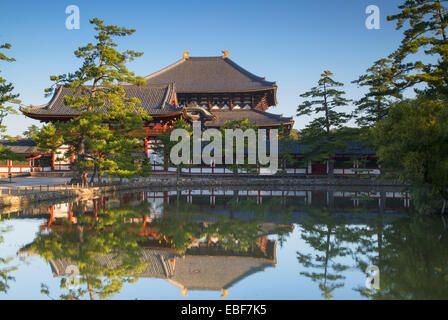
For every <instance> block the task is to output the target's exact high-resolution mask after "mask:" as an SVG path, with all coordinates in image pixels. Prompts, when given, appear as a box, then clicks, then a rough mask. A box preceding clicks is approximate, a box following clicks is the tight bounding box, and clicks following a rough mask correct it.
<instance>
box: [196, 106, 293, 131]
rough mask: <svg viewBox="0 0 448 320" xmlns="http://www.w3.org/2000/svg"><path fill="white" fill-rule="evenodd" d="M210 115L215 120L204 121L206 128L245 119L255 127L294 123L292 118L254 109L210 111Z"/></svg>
mask: <svg viewBox="0 0 448 320" xmlns="http://www.w3.org/2000/svg"><path fill="white" fill-rule="evenodd" d="M211 113H212V114H213V115H214V116H215V117H216V119H215V120H209V121H206V122H205V123H204V125H205V126H206V127H221V126H223V125H224V124H225V123H226V121H232V120H245V119H248V120H249V122H251V123H253V124H256V125H257V126H271V125H272V126H279V125H281V124H292V123H294V121H293V119H292V118H289V117H283V116H282V115H277V114H273V113H269V112H264V111H260V110H255V109H238V110H211Z"/></svg>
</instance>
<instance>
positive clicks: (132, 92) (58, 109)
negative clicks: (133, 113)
mask: <svg viewBox="0 0 448 320" xmlns="http://www.w3.org/2000/svg"><path fill="white" fill-rule="evenodd" d="M123 88H124V90H125V92H126V97H133V98H134V97H135V98H138V99H139V100H140V101H141V104H140V105H136V107H142V108H143V109H144V110H145V111H147V112H148V113H149V114H150V115H164V114H170V113H175V112H180V111H181V108H179V107H177V106H174V105H172V104H171V102H172V101H173V100H174V97H175V95H176V89H175V86H174V84H165V85H158V86H134V85H123ZM65 96H73V91H72V89H71V88H65V87H62V86H59V87H58V89H57V90H56V92H55V94H54V96H53V98H52V99H51V101H50V102H49V103H48V104H45V105H42V106H30V107H28V108H21V111H22V112H23V113H24V114H25V115H27V116H29V117H32V118H33V117H37V118H39V117H45V116H52V117H57V116H76V115H78V114H79V110H76V109H73V108H71V107H70V106H67V105H66V104H65V103H64V97H65ZM75 96H80V94H78V93H77V94H75ZM102 111H106V108H103V110H102Z"/></svg>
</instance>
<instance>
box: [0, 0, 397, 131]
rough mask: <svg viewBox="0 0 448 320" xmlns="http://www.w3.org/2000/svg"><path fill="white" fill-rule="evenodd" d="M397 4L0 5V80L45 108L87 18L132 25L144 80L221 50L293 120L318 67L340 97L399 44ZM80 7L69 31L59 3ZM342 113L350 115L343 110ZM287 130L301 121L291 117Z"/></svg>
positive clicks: (82, 38)
mask: <svg viewBox="0 0 448 320" xmlns="http://www.w3.org/2000/svg"><path fill="white" fill-rule="evenodd" d="M401 2H402V1H401V0H295V1H284V0H276V1H273V0H269V1H264V0H257V1H252V0H239V1H234V0H228V1H222V0H221V1H215V0H207V1H203V0H188V1H185V0H183V1H177V0H170V1H136V0H126V1H124V0H106V1H104V0H95V1H77V0H69V1H65V0H57V1H56V0H54V1H46V0H41V1H35V0H29V1H24V0H14V1H10V0H1V3H0V9H1V12H2V19H0V43H4V42H9V43H11V44H12V45H13V48H12V49H11V50H9V51H8V52H7V54H8V55H9V56H12V57H14V58H15V59H16V60H17V61H16V62H14V63H10V64H5V63H2V64H1V65H0V70H2V76H3V77H4V78H6V79H7V80H8V81H11V82H13V83H14V85H15V87H16V91H17V92H18V93H20V99H21V100H22V103H23V104H24V105H30V104H33V105H39V104H44V103H47V102H48V100H49V98H45V97H44V89H45V88H47V87H49V86H50V85H51V82H50V80H49V77H50V75H57V74H62V73H67V72H72V71H75V70H76V69H77V68H78V67H79V65H80V60H78V59H76V58H75V56H74V54H73V51H74V50H75V49H77V48H78V47H79V46H83V45H85V44H87V43H88V42H91V41H93V35H94V30H93V28H92V27H91V25H90V24H89V19H91V18H93V17H98V18H100V19H102V20H104V21H105V23H106V24H116V25H120V26H125V27H128V28H134V29H136V30H137V31H136V33H135V34H134V35H132V36H131V37H129V38H128V39H126V40H123V41H121V42H120V46H121V47H120V48H122V49H133V50H137V51H143V52H144V55H143V56H142V57H141V58H138V59H137V60H136V61H135V62H133V63H131V64H130V65H129V68H130V69H131V70H132V71H134V72H135V73H136V74H137V75H141V76H146V75H148V74H151V73H153V72H155V71H158V70H159V69H162V68H164V67H166V66H167V65H169V64H171V63H173V62H175V61H177V60H179V59H180V58H181V56H182V52H183V51H185V50H189V51H190V56H217V55H222V54H221V50H224V49H226V50H228V51H229V53H230V58H231V59H232V60H233V61H235V62H236V63H238V64H240V65H241V66H242V67H244V68H246V69H247V70H249V71H250V72H252V73H254V74H256V75H259V76H262V77H266V79H267V80H269V81H277V85H278V95H277V98H278V106H277V107H274V108H271V109H270V112H274V113H281V114H283V115H284V116H295V113H296V112H295V111H296V108H297V105H298V103H299V102H300V101H301V100H300V97H299V94H300V93H303V92H305V91H308V90H309V89H310V88H311V87H312V86H314V85H315V83H316V81H317V80H318V79H319V76H320V74H321V73H322V71H323V70H331V71H332V72H333V73H334V74H335V79H336V80H338V81H341V82H344V83H345V84H346V87H345V90H346V92H347V95H348V97H349V98H352V99H356V98H359V97H360V96H361V95H362V92H363V90H364V89H359V88H357V86H356V85H353V84H351V81H353V80H355V79H357V78H358V76H359V75H361V74H363V73H364V71H365V69H367V68H368V67H370V66H371V65H372V63H373V62H374V61H376V60H378V59H380V58H384V57H386V56H387V55H389V54H390V53H391V52H392V51H393V50H394V49H395V48H396V47H397V45H398V44H399V42H400V40H401V38H402V32H401V31H396V30H395V23H393V22H388V21H387V20H386V16H387V15H390V14H393V13H396V12H397V11H398V9H397V7H398V5H399V4H400V3H401ZM73 4H74V5H77V6H78V7H79V9H80V17H81V19H80V29H79V30H68V29H67V28H66V27H65V20H66V18H67V17H68V14H66V13H65V9H66V7H67V6H68V5H73ZM369 5H376V6H378V7H379V8H380V18H381V27H380V29H379V30H375V29H373V30H369V29H367V28H366V26H365V21H366V19H367V17H368V14H366V13H365V11H366V8H367V6H369ZM349 109H353V108H352V107H350V108H349ZM295 121H296V123H295V128H297V129H300V128H303V127H304V126H305V125H306V124H307V122H308V121H309V118H307V117H301V118H297V117H295ZM31 124H39V122H38V121H35V120H32V119H28V118H26V117H25V116H23V115H14V116H9V117H8V118H7V119H6V125H7V126H8V133H9V134H11V135H18V134H21V133H22V132H23V131H24V130H25V129H26V128H27V127H28V126H29V125H31Z"/></svg>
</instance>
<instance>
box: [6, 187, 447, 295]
mask: <svg viewBox="0 0 448 320" xmlns="http://www.w3.org/2000/svg"><path fill="white" fill-rule="evenodd" d="M0 232H1V239H0V299H430V298H436V299H447V298H448V234H447V232H446V224H445V221H444V220H443V219H442V218H441V217H434V216H433V217H429V216H425V217H422V216H417V215H416V214H414V213H413V211H412V207H411V201H410V200H409V197H408V195H407V194H406V193H402V192H400V191H399V190H398V191H397V190H382V191H377V190H373V191H372V190H369V191H363V192H360V191H353V190H282V191H279V190H243V189H239V190H166V191H161V192H153V191H151V192H134V193H132V194H117V195H114V196H109V197H101V198H97V199H92V200H88V201H79V202H74V203H59V204H54V205H52V204H47V205H46V206H41V207H36V208H27V209H23V210H22V211H20V212H8V211H4V212H2V215H1V220H0ZM368 266H376V267H378V273H376V274H373V273H371V274H367V273H366V268H367V267H368ZM369 276H370V279H371V281H367V285H369V284H370V289H369V288H367V286H366V279H367V278H368V277H369ZM373 278H374V279H373ZM375 287H376V288H375ZM378 287H379V288H378Z"/></svg>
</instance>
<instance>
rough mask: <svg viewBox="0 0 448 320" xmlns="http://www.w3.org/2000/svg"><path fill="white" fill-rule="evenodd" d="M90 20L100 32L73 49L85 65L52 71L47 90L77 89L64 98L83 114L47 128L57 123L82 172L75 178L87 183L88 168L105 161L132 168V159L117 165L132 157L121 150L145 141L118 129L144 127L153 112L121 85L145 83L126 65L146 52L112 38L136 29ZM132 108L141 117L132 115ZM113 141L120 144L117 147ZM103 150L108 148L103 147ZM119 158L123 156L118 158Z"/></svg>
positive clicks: (115, 168) (107, 165)
mask: <svg viewBox="0 0 448 320" xmlns="http://www.w3.org/2000/svg"><path fill="white" fill-rule="evenodd" d="M90 23H91V24H93V25H94V26H95V30H96V31H97V34H96V35H95V39H96V42H95V43H94V44H92V43H89V44H87V45H86V46H84V47H80V48H78V49H77V50H76V51H75V56H76V57H77V58H80V59H82V66H81V67H80V68H79V69H78V70H77V71H75V72H74V73H69V74H63V75H59V76H51V77H50V78H51V80H53V81H54V86H53V87H51V88H48V89H46V92H47V94H51V93H53V92H54V89H55V87H56V86H58V85H63V86H65V87H70V88H72V89H73V95H71V96H65V97H64V102H65V104H67V105H69V106H70V107H71V108H73V109H75V110H77V111H78V112H79V114H80V115H79V116H78V117H75V118H73V119H71V120H70V121H67V122H65V123H63V122H56V123H53V124H51V125H49V127H51V126H54V127H55V132H56V133H57V134H58V135H60V137H61V138H62V140H61V141H59V145H60V144H62V143H64V144H69V145H70V146H71V147H72V148H71V149H69V151H68V153H67V156H71V154H74V156H75V161H74V166H75V172H77V173H78V174H77V176H76V177H75V180H78V181H81V182H83V183H86V182H87V170H88V169H89V168H92V167H93V168H94V170H95V172H98V170H100V169H101V168H102V165H104V166H105V168H107V170H108V171H109V172H114V173H116V174H119V175H124V176H129V175H130V172H134V171H135V170H133V169H132V168H131V169H130V168H129V167H128V166H129V165H131V163H132V161H128V162H126V168H119V165H120V164H123V163H125V161H124V159H123V158H122V157H123V156H129V154H126V155H119V152H120V151H123V150H129V146H131V145H136V144H140V145H142V142H141V137H138V136H137V137H135V136H132V135H125V136H119V135H118V134H115V133H114V132H115V131H117V130H118V132H119V133H130V132H133V131H136V130H141V128H142V126H141V125H142V123H143V121H144V120H148V119H149V116H148V115H147V114H146V113H145V112H143V110H142V109H141V108H138V107H137V105H138V104H140V103H141V102H140V101H139V100H138V99H137V98H129V97H126V93H125V90H124V88H123V86H122V85H121V84H122V83H133V84H136V85H142V84H144V80H143V78H141V77H137V76H135V75H134V73H133V72H130V71H129V70H128V69H127V67H126V63H127V62H129V61H133V60H134V58H136V57H139V56H141V55H142V54H143V53H141V52H135V51H132V50H126V51H123V52H119V51H117V50H116V47H117V44H116V43H115V42H114V38H117V37H124V36H129V35H132V34H133V33H134V32H135V30H133V29H126V28H124V27H117V26H113V25H104V23H103V21H102V20H99V19H98V18H94V19H92V20H90ZM131 111H133V112H134V113H136V114H137V115H138V116H132V115H131V114H132V112H131ZM118 121H119V124H118V125H117V123H118ZM48 130H53V129H48ZM48 130H47V131H48ZM120 130H121V131H120ZM38 140H39V141H42V140H44V139H42V138H40V139H38ZM51 140H52V141H50V142H54V141H53V140H54V139H51ZM40 146H41V147H48V146H50V147H51V148H50V149H51V150H55V149H56V148H57V146H56V145H53V144H52V143H45V142H43V143H42V144H41V145H40ZM112 146H116V149H113V147H112ZM105 149H106V150H107V153H106V152H103V151H104V150H105ZM119 157H121V158H120V160H118V161H115V160H117V159H118V158H119ZM106 161H107V162H106Z"/></svg>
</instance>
